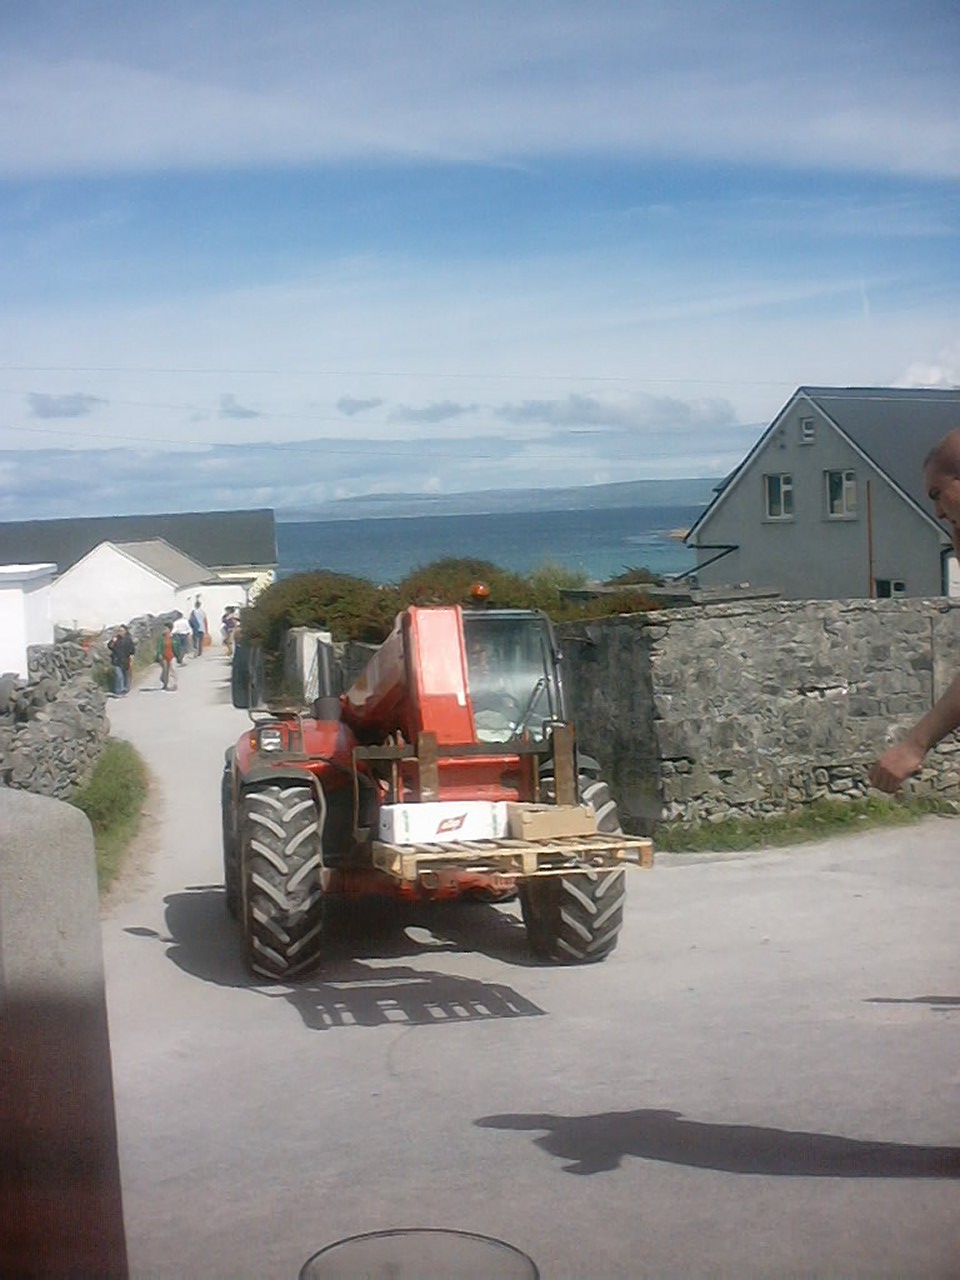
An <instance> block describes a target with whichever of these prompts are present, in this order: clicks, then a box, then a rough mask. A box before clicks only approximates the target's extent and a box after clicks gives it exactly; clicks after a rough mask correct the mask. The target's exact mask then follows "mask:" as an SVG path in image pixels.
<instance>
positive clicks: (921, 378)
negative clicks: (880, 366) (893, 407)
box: [892, 339, 960, 391]
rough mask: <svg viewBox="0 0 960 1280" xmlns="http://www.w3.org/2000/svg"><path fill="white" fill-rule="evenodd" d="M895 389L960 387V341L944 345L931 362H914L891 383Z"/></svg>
mask: <svg viewBox="0 0 960 1280" xmlns="http://www.w3.org/2000/svg"><path fill="white" fill-rule="evenodd" d="M892 385H893V386H895V387H936V388H939V389H941V390H943V391H950V390H953V389H956V388H957V387H960V339H958V340H957V341H956V342H953V343H947V344H945V345H944V346H943V347H942V348H941V350H940V351H938V352H937V354H936V356H935V358H934V359H933V360H931V361H915V362H914V363H912V364H911V365H909V366H908V367H907V369H906V371H905V372H904V373H903V374H901V376H900V377H899V378H897V379H896V380H895V381H894V382H893V383H892Z"/></svg>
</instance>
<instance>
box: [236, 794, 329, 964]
mask: <svg viewBox="0 0 960 1280" xmlns="http://www.w3.org/2000/svg"><path fill="white" fill-rule="evenodd" d="M241 814H242V816H241V828H240V836H241V840H240V879H241V888H242V904H241V925H242V927H243V934H244V942H245V949H246V960H247V964H248V965H249V967H250V969H252V970H253V972H254V973H256V974H259V975H260V976H261V977H265V978H271V979H275V980H279V981H287V980H291V979H294V978H297V977H300V976H302V975H303V974H305V973H307V972H308V971H309V970H311V969H314V968H316V966H317V964H318V963H319V961H320V958H321V955H322V950H323V889H322V886H321V864H322V857H321V843H320V831H321V828H322V825H323V821H322V814H321V813H320V811H319V810H318V807H317V801H316V797H315V795H314V791H313V789H312V787H310V786H309V785H306V784H304V783H290V782H283V783H281V784H280V785H277V786H265V787H258V788H256V789H253V788H251V789H250V790H248V791H246V792H244V795H243V802H242V806H241Z"/></svg>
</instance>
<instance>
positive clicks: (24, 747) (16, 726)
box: [0, 645, 107, 800]
mask: <svg viewBox="0 0 960 1280" xmlns="http://www.w3.org/2000/svg"><path fill="white" fill-rule="evenodd" d="M59 650H63V652H58V651H59ZM28 660H29V671H28V678H27V680H26V681H20V680H15V679H13V678H12V677H9V676H4V677H0V781H2V782H3V783H4V784H5V785H6V786H9V787H14V788H16V789H17V790H20V791H32V792H34V793H35V794H36V795H43V796H53V797H55V798H56V799H58V800H65V799H67V798H68V797H69V795H70V793H71V792H72V791H73V789H74V788H75V787H77V786H79V785H80V784H81V783H82V782H84V781H85V780H86V778H87V777H88V776H89V773H90V771H91V769H92V768H93V765H94V764H95V763H96V761H97V759H98V757H99V755H100V752H101V750H102V749H103V744H104V742H105V741H106V737H107V718H106V712H105V707H106V698H105V696H104V693H103V690H102V689H101V688H99V687H98V685H97V684H96V682H95V681H94V679H93V666H92V663H93V660H92V657H91V656H90V654H88V653H85V652H84V651H83V649H82V647H81V646H80V645H76V646H72V645H71V646H67V645H50V646H42V647H41V646H35V647H34V648H31V650H30V652H29V655H28Z"/></svg>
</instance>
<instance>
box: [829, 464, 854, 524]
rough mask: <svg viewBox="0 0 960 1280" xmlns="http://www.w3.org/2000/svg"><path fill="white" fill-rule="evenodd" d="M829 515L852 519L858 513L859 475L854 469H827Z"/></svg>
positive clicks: (835, 517)
mask: <svg viewBox="0 0 960 1280" xmlns="http://www.w3.org/2000/svg"><path fill="white" fill-rule="evenodd" d="M824 474H825V476H826V486H827V515H828V517H829V518H830V519H831V520H852V519H853V518H854V517H855V516H856V514H857V476H856V472H854V471H827V472H825V473H824Z"/></svg>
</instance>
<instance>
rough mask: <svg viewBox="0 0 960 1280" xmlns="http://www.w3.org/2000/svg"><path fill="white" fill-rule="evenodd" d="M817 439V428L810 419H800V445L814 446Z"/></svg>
mask: <svg viewBox="0 0 960 1280" xmlns="http://www.w3.org/2000/svg"><path fill="white" fill-rule="evenodd" d="M816 439H817V428H816V426H815V425H814V421H813V419H812V418H801V419H800V443H801V444H814V443H815V442H816Z"/></svg>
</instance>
